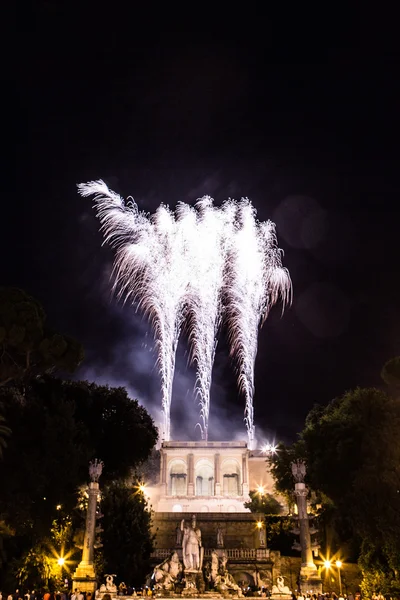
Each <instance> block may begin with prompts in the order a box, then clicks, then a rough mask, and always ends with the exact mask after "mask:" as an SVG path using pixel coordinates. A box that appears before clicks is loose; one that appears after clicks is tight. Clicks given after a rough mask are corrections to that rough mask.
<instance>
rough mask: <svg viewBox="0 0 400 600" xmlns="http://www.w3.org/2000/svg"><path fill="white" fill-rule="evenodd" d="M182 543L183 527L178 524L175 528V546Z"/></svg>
mask: <svg viewBox="0 0 400 600" xmlns="http://www.w3.org/2000/svg"><path fill="white" fill-rule="evenodd" d="M181 545H182V529H181V528H180V526H179V523H178V525H177V526H176V528H175V546H177V547H178V548H179V547H180V546H181Z"/></svg>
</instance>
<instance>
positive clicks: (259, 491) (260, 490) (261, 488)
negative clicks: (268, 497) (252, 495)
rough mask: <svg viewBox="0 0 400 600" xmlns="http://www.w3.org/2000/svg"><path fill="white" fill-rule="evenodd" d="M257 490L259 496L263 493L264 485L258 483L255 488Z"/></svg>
mask: <svg viewBox="0 0 400 600" xmlns="http://www.w3.org/2000/svg"><path fill="white" fill-rule="evenodd" d="M257 492H258V493H259V494H260V496H262V495H263V493H264V486H263V485H259V486H258V488H257Z"/></svg>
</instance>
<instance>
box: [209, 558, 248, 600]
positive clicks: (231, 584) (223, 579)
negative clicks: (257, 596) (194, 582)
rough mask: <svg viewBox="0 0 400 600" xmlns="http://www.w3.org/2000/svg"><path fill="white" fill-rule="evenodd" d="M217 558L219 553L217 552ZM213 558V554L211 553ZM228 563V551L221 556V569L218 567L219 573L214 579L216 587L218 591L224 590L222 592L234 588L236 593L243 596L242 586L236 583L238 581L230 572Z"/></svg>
mask: <svg viewBox="0 0 400 600" xmlns="http://www.w3.org/2000/svg"><path fill="white" fill-rule="evenodd" d="M215 554H216V556H217V558H218V555H217V553H216V552H215ZM211 558H212V555H211ZM227 563H228V557H227V555H226V552H223V554H222V556H221V558H220V563H219V569H218V575H217V576H216V577H215V580H214V582H213V583H214V587H215V589H216V590H217V591H218V592H222V593H224V592H225V593H226V592H228V591H229V590H234V591H235V592H236V594H237V595H238V596H239V598H241V597H242V596H243V593H242V589H241V587H240V586H239V585H238V584H237V583H236V581H235V580H234V579H233V577H232V575H231V574H230V573H229V572H228V569H227V567H226V566H227Z"/></svg>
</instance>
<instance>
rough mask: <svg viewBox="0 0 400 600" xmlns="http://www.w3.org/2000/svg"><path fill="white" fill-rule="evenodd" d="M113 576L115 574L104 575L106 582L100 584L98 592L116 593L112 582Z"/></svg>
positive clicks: (115, 587)
mask: <svg viewBox="0 0 400 600" xmlns="http://www.w3.org/2000/svg"><path fill="white" fill-rule="evenodd" d="M114 577H116V575H115V574H114V575H106V584H105V585H104V583H103V584H102V585H101V586H100V592H107V594H115V595H116V594H117V586H116V585H115V583H114Z"/></svg>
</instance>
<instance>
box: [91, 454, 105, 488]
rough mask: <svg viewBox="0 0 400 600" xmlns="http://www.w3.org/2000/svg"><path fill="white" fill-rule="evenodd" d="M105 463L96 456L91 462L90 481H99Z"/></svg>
mask: <svg viewBox="0 0 400 600" xmlns="http://www.w3.org/2000/svg"><path fill="white" fill-rule="evenodd" d="M103 467H104V463H103V461H102V460H98V459H97V458H95V459H94V460H92V461H91V462H90V463H89V476H90V481H93V482H98V481H99V478H100V475H101V473H102V471H103Z"/></svg>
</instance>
